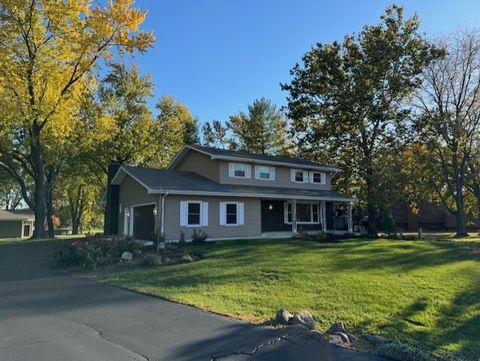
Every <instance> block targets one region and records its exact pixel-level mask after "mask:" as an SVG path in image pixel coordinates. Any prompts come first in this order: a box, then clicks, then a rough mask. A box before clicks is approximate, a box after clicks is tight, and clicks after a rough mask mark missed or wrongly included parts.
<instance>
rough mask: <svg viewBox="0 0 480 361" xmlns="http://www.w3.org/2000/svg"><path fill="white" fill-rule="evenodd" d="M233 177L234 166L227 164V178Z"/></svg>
mask: <svg viewBox="0 0 480 361" xmlns="http://www.w3.org/2000/svg"><path fill="white" fill-rule="evenodd" d="M234 175H235V165H234V164H233V163H228V176H229V177H233V176H234Z"/></svg>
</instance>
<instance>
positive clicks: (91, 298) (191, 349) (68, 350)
mask: <svg viewBox="0 0 480 361" xmlns="http://www.w3.org/2000/svg"><path fill="white" fill-rule="evenodd" d="M51 247H52V244H51V243H47V242H39V243H34V242H31V243H24V244H15V245H0V360H2V361H17V360H18V361H47V360H48V361H67V360H68V361H77V360H78V361H103V360H108V361H132V360H142V361H144V360H152V361H153V360H214V359H219V360H220V359H221V360H240V359H241V360H277V361H278V360H290V359H291V360H294V359H299V358H298V356H299V355H301V354H299V352H305V350H306V348H305V347H304V346H305V345H303V346H301V347H300V346H298V345H297V347H296V348H295V346H293V345H292V344H291V343H288V344H287V342H283V343H281V342H278V343H275V344H270V345H269V346H265V347H263V348H260V349H259V351H257V352H256V353H255V354H254V355H253V356H252V355H251V353H252V350H254V349H255V348H256V347H257V346H258V345H260V344H263V343H265V342H266V341H267V340H270V339H272V338H275V337H278V336H279V335H280V332H284V331H280V330H274V329H269V328H263V327H257V326H253V325H249V324H246V323H243V322H239V321H235V320H232V319H229V318H225V317H221V316H217V315H214V314H211V313H207V312H203V311H200V310H197V309H195V308H192V307H188V306H183V305H179V304H176V303H172V302H168V301H164V300H161V299H157V298H154V297H149V296H145V295H140V294H137V293H134V292H130V291H127V290H123V289H119V288H116V287H111V286H108V285H103V284H99V283H96V282H94V281H91V280H88V279H85V278H81V277H76V276H74V275H69V274H65V273H62V272H59V271H55V270H52V269H51V268H49V266H48V264H47V263H46V260H45V258H46V256H47V255H48V254H49V252H50V251H51ZM302 350H303V351H302ZM312 352H313V354H314V355H315V357H314V358H308V357H307V356H306V355H305V356H304V357H301V359H305V360H307V359H312V360H313V359H317V360H332V361H333V360H338V361H343V360H356V361H367V360H368V361H380V360H382V359H381V358H379V357H374V356H371V355H367V354H361V353H354V352H349V351H346V350H342V349H339V348H336V347H334V346H331V345H328V344H322V346H321V347H319V346H318V345H317V346H315V349H314V350H313V349H312ZM288 354H290V355H296V356H287V355H288ZM279 355H281V356H279Z"/></svg>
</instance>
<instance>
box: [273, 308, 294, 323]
mask: <svg viewBox="0 0 480 361" xmlns="http://www.w3.org/2000/svg"><path fill="white" fill-rule="evenodd" d="M292 318H293V315H292V314H291V313H290V312H288V311H287V310H284V309H283V308H282V309H280V310H278V311H277V313H276V314H275V323H277V324H280V325H287V324H289V323H290V320H291V319H292Z"/></svg>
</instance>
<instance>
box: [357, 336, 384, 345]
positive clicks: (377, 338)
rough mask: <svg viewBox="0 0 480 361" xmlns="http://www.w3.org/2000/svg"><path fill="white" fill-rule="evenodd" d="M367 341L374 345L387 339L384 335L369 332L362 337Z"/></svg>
mask: <svg viewBox="0 0 480 361" xmlns="http://www.w3.org/2000/svg"><path fill="white" fill-rule="evenodd" d="M362 338H363V339H364V340H365V341H367V342H369V343H372V344H374V345H378V344H382V343H385V342H387V339H386V338H385V337H383V336H379V335H373V334H368V335H364V336H363V337H362Z"/></svg>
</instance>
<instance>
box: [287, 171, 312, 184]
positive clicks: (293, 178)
mask: <svg viewBox="0 0 480 361" xmlns="http://www.w3.org/2000/svg"><path fill="white" fill-rule="evenodd" d="M297 172H302V174H303V177H302V181H297V180H296V173H297ZM290 180H291V181H292V182H293V183H302V184H303V183H308V170H305V169H298V168H293V169H291V170H290Z"/></svg>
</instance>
